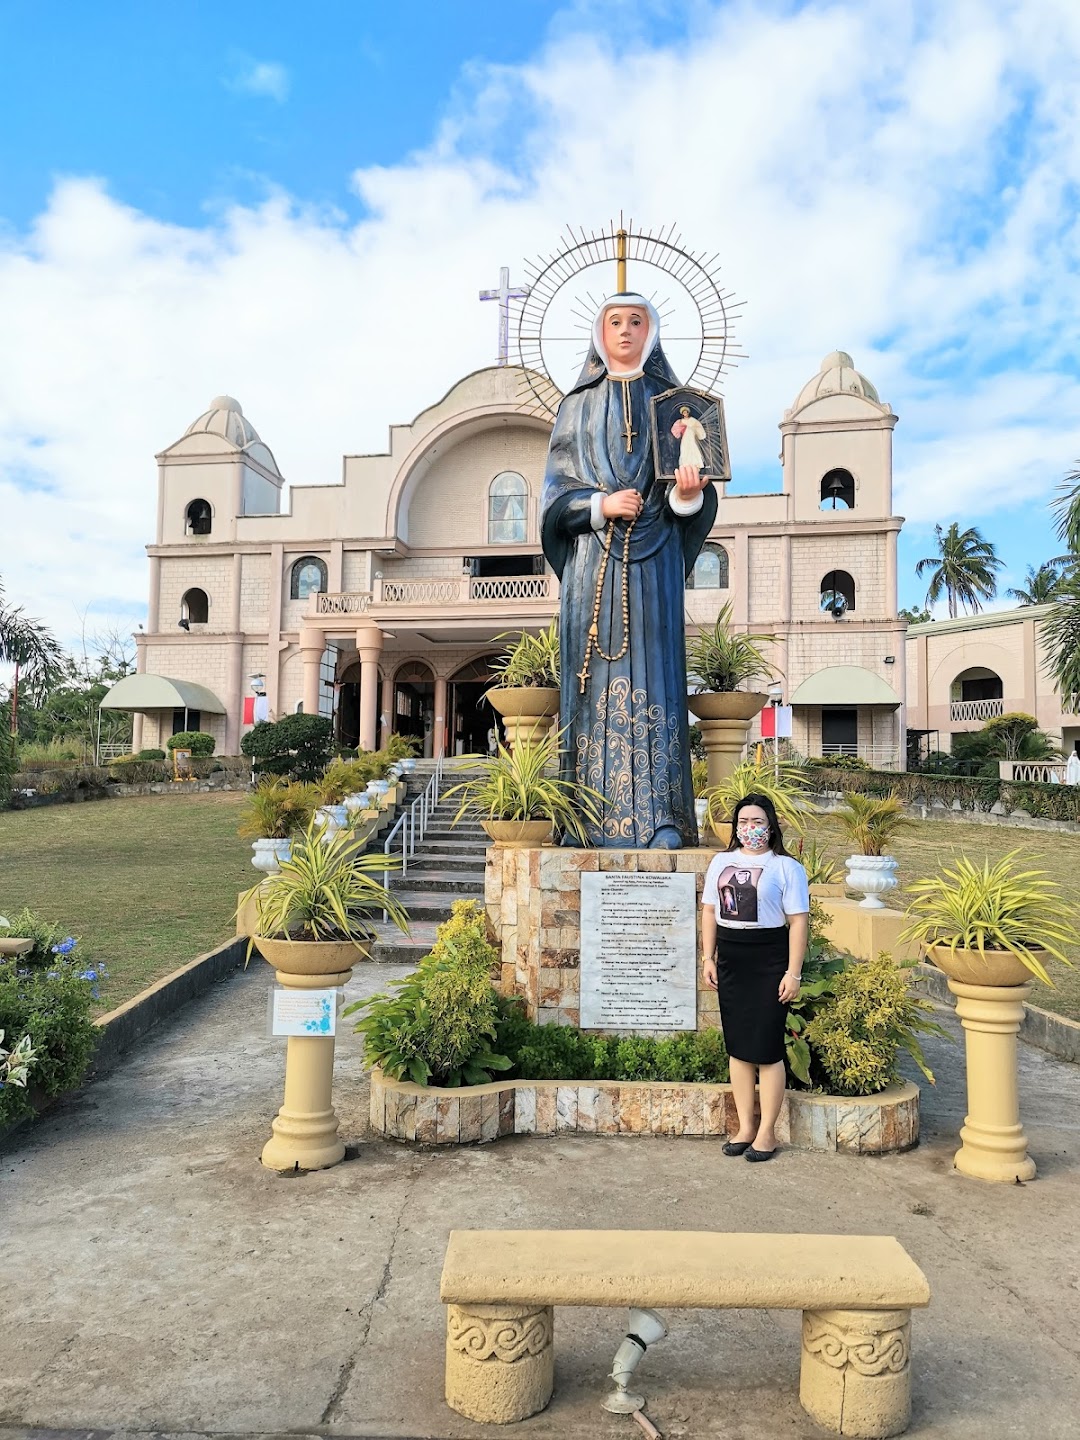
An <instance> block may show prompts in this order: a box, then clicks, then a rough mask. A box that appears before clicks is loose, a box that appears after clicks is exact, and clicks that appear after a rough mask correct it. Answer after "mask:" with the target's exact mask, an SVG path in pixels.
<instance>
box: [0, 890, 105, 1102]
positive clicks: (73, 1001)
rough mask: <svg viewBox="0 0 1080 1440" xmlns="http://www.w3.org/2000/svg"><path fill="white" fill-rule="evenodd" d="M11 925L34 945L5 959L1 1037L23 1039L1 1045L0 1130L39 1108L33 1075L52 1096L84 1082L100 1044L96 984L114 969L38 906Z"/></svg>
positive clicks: (0, 981) (0, 984) (0, 977)
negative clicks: (88, 953) (7, 1047)
mask: <svg viewBox="0 0 1080 1440" xmlns="http://www.w3.org/2000/svg"><path fill="white" fill-rule="evenodd" d="M4 929H5V933H6V934H12V935H17V936H21V937H24V938H26V939H30V940H33V942H34V944H33V947H32V948H31V949H30V950H29V951H27V953H26V954H25V955H13V956H10V957H7V958H5V959H2V960H0V1039H2V1037H3V1035H5V1034H6V1035H17V1036H19V1037H20V1039H19V1043H18V1044H17V1045H16V1046H15V1048H14V1050H12V1051H10V1052H7V1051H4V1050H3V1049H2V1047H0V1082H4V1081H6V1083H0V1127H2V1126H5V1125H9V1124H11V1123H12V1122H13V1121H15V1120H18V1119H21V1118H22V1116H24V1115H28V1114H31V1113H32V1112H33V1108H34V1106H33V1101H32V1099H31V1096H30V1094H29V1093H28V1090H27V1087H26V1083H25V1082H26V1077H27V1074H28V1073H30V1078H31V1079H32V1080H33V1081H34V1084H35V1088H37V1089H40V1090H41V1091H42V1092H43V1093H44V1094H45V1095H47V1096H52V1095H60V1094H62V1093H63V1092H64V1091H65V1090H70V1089H71V1088H72V1087H73V1086H75V1085H77V1084H78V1083H79V1081H80V1080H81V1079H82V1077H83V1075H84V1074H85V1073H86V1069H87V1066H88V1065H89V1063H90V1059H91V1057H92V1055H93V1053H94V1049H95V1046H96V1045H97V1029H96V1027H95V1025H94V1022H93V1020H92V1018H91V1013H90V1012H91V1009H92V1007H93V1003H94V1000H95V999H96V998H97V993H98V984H97V982H98V981H99V980H100V979H102V978H103V977H104V976H105V975H106V974H107V971H106V969H105V967H104V965H102V964H101V963H100V962H97V961H91V960H88V959H87V958H86V957H85V956H83V955H80V954H79V941H78V940H77V939H76V938H75V937H74V936H73V935H68V934H67V933H66V932H65V930H64V928H63V927H62V926H57V925H51V924H49V922H48V921H46V920H43V919H42V918H41V917H40V916H38V915H35V914H34V912H33V911H30V910H24V911H23V912H22V913H21V914H19V915H16V916H15V917H14V918H13V920H11V922H10V923H9V924H8V925H7V926H6V927H4ZM16 1057H18V1058H16ZM31 1064H32V1072H31V1071H30V1066H31ZM13 1071H14V1072H15V1073H16V1074H18V1075H19V1076H20V1077H21V1078H14V1075H13V1074H12V1072H13Z"/></svg>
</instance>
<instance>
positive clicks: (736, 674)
mask: <svg viewBox="0 0 1080 1440" xmlns="http://www.w3.org/2000/svg"><path fill="white" fill-rule="evenodd" d="M732 613H733V607H732V603H731V601H730V600H729V601H728V602H727V604H726V605H722V606H721V607H720V610H719V612H718V614H717V616H716V621H715V623H714V624H713V625H711V626H707V625H702V626H701V628H700V629H699V631H698V633H697V634H696V635H695V636H692V637H691V638H690V639H689V640H688V641H687V644H686V673H687V675H688V676H689V678H690V680H691V683H692V684H693V689H692V690H691V693H690V695H689V696H688V697H687V704H688V705H689V707H690V712H691V714H693V715H696V716H697V718H698V719H699V720H746V721H750V720H752V719H753V718H754V716H755V715H757V714H758V713H759V711H761V710H762V709H764V707H765V702H766V700H768V698H769V697H768V695H765V694H763V693H762V692H760V691H757V690H752V689H748V688H747V687H748V686H750V685H752V684H753V683H755V682H760V681H768V680H772V679H774V678H775V676H776V675H777V673H778V672H777V670H776V668H775V667H774V666H773V665H770V663H769V662H768V660H766V658H765V654H764V651H763V650H762V646H763V645H769V644H773V643H775V641H776V636H775V635H766V634H743V633H741V632H739V631H735V630H733V629H732V628H731V617H732Z"/></svg>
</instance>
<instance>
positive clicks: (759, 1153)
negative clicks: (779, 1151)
mask: <svg viewBox="0 0 1080 1440" xmlns="http://www.w3.org/2000/svg"><path fill="white" fill-rule="evenodd" d="M775 1154H776V1151H775V1150H755V1149H754V1147H753V1145H748V1146H747V1147H746V1158H747V1160H749V1161H750V1163H751V1164H757V1162H758V1161H759V1160H771V1159H772V1158H773V1156H774V1155H775Z"/></svg>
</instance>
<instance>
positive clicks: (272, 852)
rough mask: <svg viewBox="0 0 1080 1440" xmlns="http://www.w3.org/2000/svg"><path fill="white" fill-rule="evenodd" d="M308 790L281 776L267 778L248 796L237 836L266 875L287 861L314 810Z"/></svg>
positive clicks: (255, 863) (257, 866)
mask: <svg viewBox="0 0 1080 1440" xmlns="http://www.w3.org/2000/svg"><path fill="white" fill-rule="evenodd" d="M314 803H315V802H314V797H313V796H312V793H311V788H310V787H309V786H307V785H302V784H300V783H299V782H297V781H295V780H286V779H284V778H283V777H282V776H280V775H279V776H273V777H271V776H266V777H264V778H263V779H262V780H260V781H259V783H258V785H256V787H255V789H254V790H253V791H252V792H251V794H250V795H249V796H248V798H247V801H246V803H245V805H244V809H243V812H242V815H241V820H240V824H239V825H238V826H237V832H236V833H237V834H238V835H239V836H240V838H241V839H243V840H250V841H251V842H252V845H251V849H252V856H251V863H252V865H254V867H255V869H256V870H263V871H265V872H266V873H267V874H268V875H274V874H276V873H277V871H278V868H279V867H280V865H281V862H282V860H287V859H288V858H289V853H290V851H291V848H292V837H293V836H294V835H295V834H296V832H297V831H298V830H302V829H303V828H304V826H305V825H307V823H308V822H309V820H310V819H311V815H312V810H313V809H314Z"/></svg>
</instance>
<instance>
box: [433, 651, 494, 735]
mask: <svg viewBox="0 0 1080 1440" xmlns="http://www.w3.org/2000/svg"><path fill="white" fill-rule="evenodd" d="M494 659H495V655H494V654H492V655H482V656H480V657H479V658H478V659H476V660H470V661H469V663H468V665H463V666H462V667H461V669H460V670H458V671H457V672H456V673H455V674H454V675H451V677H450V681H449V687H448V693H447V707H446V708H447V712H448V713H447V718H448V721H449V730H450V734H449V744H448V746H447V750H448V752H449V753H450V754H451V755H486V754H487V752H488V732H489V731H490V730H491V728H492V726H493V725H494V726H496V727H497V728H498V731H499V739H500V740H502V739H503V738H504V737H503V731H502V725H501V722H500V721H499V719H498V717H497V716H496V714H495V711H494V710H493V709H492V707H491V705H490V704H489V703H488V702H487V701H486V700H485V699H484V692H485V691H486V690H490V689H491V687H492V685H494V683H495V678H496V677H495V675H494V674H493V672H492V669H491V661H492V660H494Z"/></svg>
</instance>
